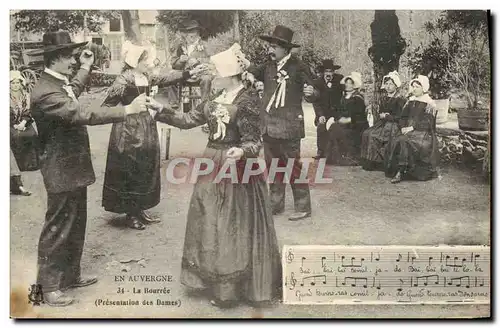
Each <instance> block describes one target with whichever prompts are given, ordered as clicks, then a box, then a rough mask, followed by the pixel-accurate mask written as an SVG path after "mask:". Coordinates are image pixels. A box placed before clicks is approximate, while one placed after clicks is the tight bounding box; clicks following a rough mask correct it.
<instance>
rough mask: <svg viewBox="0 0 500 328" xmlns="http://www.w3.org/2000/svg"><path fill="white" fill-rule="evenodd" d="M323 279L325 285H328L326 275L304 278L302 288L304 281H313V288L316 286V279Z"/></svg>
mask: <svg viewBox="0 0 500 328" xmlns="http://www.w3.org/2000/svg"><path fill="white" fill-rule="evenodd" d="M320 278H321V279H323V281H322V282H323V285H326V275H324V274H319V275H315V276H309V277H304V278H302V282H301V283H300V285H301V286H304V281H306V280H311V279H312V281H311V286H314V285H316V279H320Z"/></svg>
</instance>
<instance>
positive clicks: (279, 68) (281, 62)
mask: <svg viewBox="0 0 500 328" xmlns="http://www.w3.org/2000/svg"><path fill="white" fill-rule="evenodd" d="M291 56H292V53H289V54H288V55H286V56H285V57H283V58H281V60H280V61H279V62H278V63H277V66H278V71H280V70H281V69H282V68H283V66H285V64H286V62H287V61H288V59H290V57H291Z"/></svg>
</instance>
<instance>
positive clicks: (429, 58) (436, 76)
mask: <svg viewBox="0 0 500 328" xmlns="http://www.w3.org/2000/svg"><path fill="white" fill-rule="evenodd" d="M408 64H409V66H410V69H411V70H412V72H413V74H415V75H419V74H420V75H425V76H427V77H428V78H429V84H430V87H429V92H430V94H431V97H432V98H434V99H446V98H448V97H450V95H451V89H452V86H453V85H452V83H451V81H450V80H449V72H448V67H449V65H450V61H449V56H448V50H447V49H446V48H445V46H444V44H443V42H442V41H441V40H440V39H434V40H433V41H432V42H431V43H430V44H429V45H427V46H426V47H423V46H419V47H417V48H416V49H415V50H413V51H412V52H411V54H410V55H409V59H408Z"/></svg>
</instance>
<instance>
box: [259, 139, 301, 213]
mask: <svg viewBox="0 0 500 328" xmlns="http://www.w3.org/2000/svg"><path fill="white" fill-rule="evenodd" d="M264 156H265V158H266V163H267V167H268V169H269V167H270V165H271V161H272V159H273V158H278V159H279V163H280V165H279V166H280V167H285V166H286V164H287V162H288V159H289V158H293V159H295V161H294V166H293V171H292V174H291V176H290V186H291V187H292V193H293V200H294V203H295V211H296V212H309V213H310V212H311V195H310V193H309V184H307V183H295V182H294V179H298V178H299V177H300V173H301V170H302V163H301V162H300V139H297V140H284V139H274V138H270V137H268V136H264ZM283 177H284V174H283V173H279V174H276V178H275V179H274V181H270V182H269V189H270V194H271V195H270V196H271V206H272V208H273V211H274V212H281V211H283V210H284V209H285V188H286V184H285V183H284V181H283Z"/></svg>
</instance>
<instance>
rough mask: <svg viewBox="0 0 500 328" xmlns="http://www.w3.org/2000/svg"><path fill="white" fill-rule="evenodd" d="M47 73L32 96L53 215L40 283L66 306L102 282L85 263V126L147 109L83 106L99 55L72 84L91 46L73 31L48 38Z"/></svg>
mask: <svg viewBox="0 0 500 328" xmlns="http://www.w3.org/2000/svg"><path fill="white" fill-rule="evenodd" d="M43 43H44V48H43V49H41V51H40V53H39V54H41V53H43V57H44V63H45V70H44V71H43V72H42V75H41V77H40V79H39V81H38V83H37V84H36V85H35V87H34V89H33V92H32V95H31V105H32V112H33V116H34V119H35V121H36V124H37V127H38V132H39V138H40V143H41V148H42V149H41V152H42V155H41V167H40V169H41V172H42V176H43V181H44V184H45V189H46V190H47V213H46V215H45V224H44V226H43V228H42V232H41V235H40V240H39V242H38V275H37V283H38V284H39V285H40V286H41V288H42V291H43V293H44V294H43V295H44V301H45V303H47V304H49V305H52V306H66V305H69V304H70V303H72V302H73V299H72V298H71V297H69V296H68V295H66V294H65V293H64V292H63V291H64V290H65V289H67V288H75V287H84V286H88V285H91V284H94V283H96V282H97V278H95V277H84V276H82V275H81V272H80V259H81V256H82V251H83V245H84V241H85V228H86V223H87V186H88V185H91V184H92V183H94V182H95V175H94V170H93V167H92V160H91V154H90V146H89V138H88V134H87V128H86V126H85V125H99V124H107V123H112V122H119V121H123V120H124V119H125V117H126V115H129V114H134V113H139V112H142V111H145V110H147V108H146V96H145V95H144V96H139V97H137V98H136V99H135V100H134V101H133V102H132V103H131V104H130V105H129V106H125V107H105V108H101V107H100V104H97V105H96V106H92V105H91V106H88V107H86V108H84V107H82V106H81V105H80V103H79V102H78V97H79V96H80V94H81V92H82V91H83V89H84V85H85V83H86V81H87V80H88V78H89V72H90V67H91V65H92V64H93V62H94V55H93V53H92V52H91V51H89V50H84V51H83V52H82V53H81V55H80V57H79V60H80V68H79V70H78V72H77V73H76V76H75V77H74V78H73V79H72V80H71V81H69V80H68V78H69V77H70V76H71V74H72V73H73V69H74V67H75V65H76V64H77V61H76V59H75V56H76V55H77V54H78V53H79V52H80V50H81V48H82V47H83V46H84V45H85V43H86V42H83V43H73V42H71V38H70V35H69V33H68V32H66V31H59V32H50V33H47V34H45V35H44V36H43Z"/></svg>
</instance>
